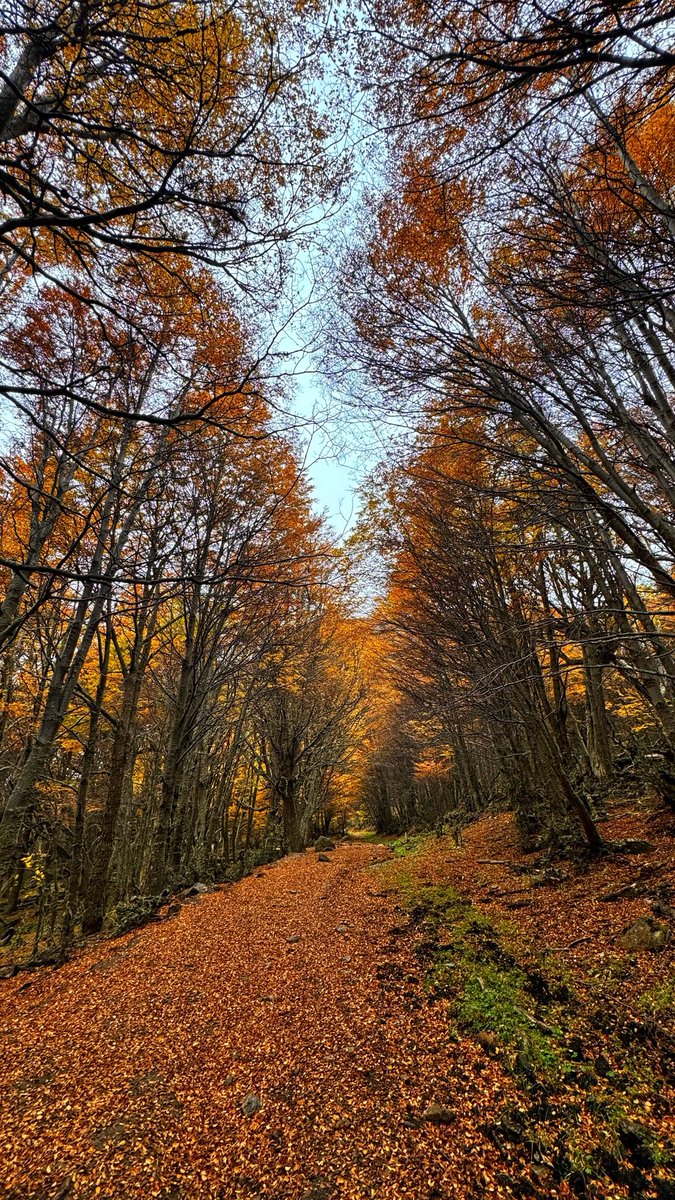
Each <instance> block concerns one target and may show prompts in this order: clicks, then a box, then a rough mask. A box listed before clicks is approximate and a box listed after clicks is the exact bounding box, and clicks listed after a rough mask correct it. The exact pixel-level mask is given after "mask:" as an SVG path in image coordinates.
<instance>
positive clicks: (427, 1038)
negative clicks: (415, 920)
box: [0, 844, 510, 1200]
mask: <svg viewBox="0 0 675 1200" xmlns="http://www.w3.org/2000/svg"><path fill="white" fill-rule="evenodd" d="M388 857H389V853H388V851H387V850H386V849H384V848H382V847H379V848H378V847H374V846H370V845H358V844H349V845H344V846H341V847H340V848H339V849H338V850H337V851H336V852H335V853H334V854H332V855H331V861H330V862H328V863H322V862H319V861H318V858H317V856H316V855H315V854H314V853H313V852H312V851H309V852H307V853H306V854H304V855H293V856H291V857H289V858H287V859H284V860H282V861H281V862H279V863H276V864H275V865H273V866H271V867H269V868H265V869H263V870H261V871H258V872H256V873H255V874H254V875H252V876H249V877H247V878H246V879H244V880H242V881H241V882H240V883H238V884H236V885H233V886H229V887H224V888H222V889H219V890H217V891H215V892H214V893H211V894H209V895H205V896H203V897H201V898H200V899H199V900H198V902H196V903H194V904H189V905H185V906H184V907H183V909H182V910H181V912H180V913H179V915H178V916H177V917H175V918H173V919H172V920H169V921H166V922H164V923H162V924H159V925H158V924H151V925H148V926H146V927H145V928H143V929H141V930H137V931H135V932H134V933H131V934H128V935H126V936H125V937H123V938H119V939H116V940H111V941H101V942H98V943H96V944H95V945H94V946H93V947H89V948H87V949H86V950H85V951H83V952H82V953H80V954H79V955H78V956H77V957H76V958H75V959H74V960H73V961H71V962H70V963H67V964H66V965H65V966H64V967H62V968H61V969H60V970H57V971H46V970H43V971H40V972H37V973H36V974H35V975H33V976H26V975H19V976H18V977H17V978H16V979H14V980H11V981H8V982H7V983H4V984H2V985H0V1061H2V1064H3V1066H2V1089H1V1093H0V1147H1V1152H0V1158H1V1160H2V1161H3V1164H4V1166H3V1172H2V1185H3V1187H0V1196H2V1197H3V1200H5V1198H6V1197H11V1198H12V1200H28V1198H29V1197H30V1198H31V1200H57V1198H58V1200H62V1198H65V1197H70V1196H72V1197H78V1198H79V1197H81V1198H83V1200H84V1198H86V1200H89V1198H90V1197H91V1198H92V1200H93V1198H94V1197H100V1198H101V1200H132V1198H133V1200H141V1198H142V1200H150V1197H161V1198H162V1200H202V1198H206V1197H209V1198H216V1197H217V1198H219V1200H239V1198H240V1197H241V1198H244V1197H246V1198H248V1200H250V1198H251V1197H258V1198H259V1200H300V1198H302V1200H352V1198H357V1197H358V1198H361V1197H377V1198H378V1200H380V1198H381V1200H398V1198H399V1197H401V1198H402V1197H406V1200H438V1198H441V1197H442V1198H446V1197H457V1198H459V1197H462V1198H463V1200H465V1198H467V1197H472V1196H476V1197H477V1196H504V1195H508V1194H509V1191H510V1189H509V1191H506V1192H505V1191H504V1190H503V1188H502V1187H501V1186H500V1185H499V1184H496V1183H495V1182H494V1171H495V1162H494V1157H495V1156H494V1149H493V1147H492V1146H491V1144H490V1143H489V1141H488V1140H487V1138H486V1137H485V1136H484V1135H483V1134H482V1133H480V1132H478V1130H477V1127H478V1125H479V1123H480V1114H481V1113H483V1114H484V1113H485V1111H486V1107H487V1109H488V1111H489V1110H490V1109H492V1108H494V1106H495V1105H497V1104H498V1102H499V1098H500V1097H502V1098H503V1095H504V1091H503V1087H504V1081H503V1078H502V1077H501V1073H500V1070H499V1067H498V1065H497V1064H496V1063H494V1062H492V1061H486V1060H484V1059H482V1060H481V1061H477V1060H478V1059H480V1053H479V1052H478V1051H477V1050H476V1048H475V1047H472V1044H471V1043H465V1042H463V1043H462V1044H458V1043H457V1042H456V1041H453V1040H452V1037H451V1031H450V1027H449V1023H448V1021H447V1015H446V1014H445V1006H444V1005H443V1004H436V1005H434V1006H429V1005H428V1004H427V1003H426V998H425V996H424V993H423V990H422V986H421V982H420V979H419V964H418V962H417V960H416V959H415V957H414V955H413V953H412V946H411V942H410V939H409V938H408V937H406V936H402V930H401V929H399V928H397V922H398V921H399V920H400V919H401V918H400V915H399V914H397V912H396V911H395V906H396V896H395V894H394V895H392V894H388V893H387V892H386V890H384V888H383V883H382V880H381V879H379V878H378V875H381V872H379V871H378V868H377V865H376V864H377V863H378V861H381V860H382V859H386V858H388ZM298 938H299V939H300V940H295V939H298ZM251 1096H254V1097H256V1098H258V1100H259V1101H260V1105H261V1107H260V1110H259V1111H258V1112H256V1113H255V1115H253V1116H246V1115H244V1113H243V1111H242V1103H243V1102H244V1101H245V1100H246V1098H247V1097H251ZM432 1102H439V1103H441V1104H448V1103H451V1105H452V1108H453V1110H454V1112H455V1118H454V1123H453V1124H452V1126H451V1127H446V1126H436V1125H434V1124H431V1123H429V1122H423V1123H420V1122H419V1121H418V1120H417V1118H419V1116H420V1115H421V1113H422V1112H423V1111H424V1110H425V1108H426V1107H427V1106H428V1105H429V1104H430V1103H432ZM3 1189H4V1190H3Z"/></svg>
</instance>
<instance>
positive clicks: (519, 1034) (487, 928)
mask: <svg viewBox="0 0 675 1200" xmlns="http://www.w3.org/2000/svg"><path fill="white" fill-rule="evenodd" d="M423 840H424V839H419V838H414V839H413V838H410V839H407V840H406V841H403V845H402V846H401V847H400V849H399V850H398V852H397V850H394V853H395V854H396V855H397V861H394V862H390V863H389V864H388V865H387V866H385V867H384V868H383V869H384V871H385V873H386V875H387V877H388V882H391V883H392V884H393V886H395V887H396V888H397V890H398V891H399V894H400V895H401V897H402V901H403V904H404V907H405V909H406V910H407V912H408V914H409V916H410V919H411V921H412V924H413V926H414V928H415V930H416V933H417V940H416V945H415V952H416V954H417V956H418V957H419V959H420V962H421V965H422V966H423V968H424V986H425V989H426V991H427V993H428V996H429V1000H430V1001H431V1002H433V1001H434V1000H443V1001H445V1002H447V1004H448V1017H449V1020H450V1021H451V1022H452V1024H453V1026H454V1028H455V1031H456V1033H457V1035H458V1036H466V1035H469V1036H472V1037H475V1038H476V1039H477V1040H478V1041H479V1042H480V1043H481V1044H482V1046H483V1048H484V1050H485V1052H486V1053H488V1054H493V1055H494V1056H495V1057H497V1058H498V1059H499V1061H500V1063H501V1065H502V1067H503V1068H504V1069H505V1070H506V1071H507V1072H508V1073H510V1074H511V1075H512V1076H513V1078H514V1080H515V1081H516V1083H517V1084H518V1086H519V1088H520V1089H521V1090H522V1093H523V1094H524V1097H526V1100H527V1103H526V1105H525V1109H524V1114H521V1118H522V1119H523V1120H524V1128H523V1130H522V1138H523V1140H525V1141H529V1143H530V1145H531V1146H536V1147H537V1148H538V1152H541V1155H542V1159H543V1161H545V1162H548V1163H549V1165H550V1166H551V1168H552V1170H553V1174H554V1177H555V1178H557V1179H565V1180H567V1182H568V1184H569V1186H570V1187H571V1189H572V1191H573V1192H576V1193H577V1194H579V1195H582V1196H583V1195H591V1194H592V1191H589V1188H590V1187H591V1184H592V1181H593V1179H599V1178H609V1179H610V1180H611V1181H612V1182H613V1183H615V1184H619V1185H620V1186H621V1187H622V1188H623V1189H625V1190H624V1191H623V1192H622V1193H618V1194H623V1195H628V1196H631V1197H635V1198H637V1197H643V1196H644V1197H647V1196H653V1195H655V1194H656V1195H658V1196H659V1197H660V1196H665V1195H669V1193H668V1192H667V1190H663V1189H664V1187H665V1184H666V1183H667V1180H666V1181H664V1180H663V1176H662V1175H661V1172H666V1173H667V1172H668V1171H669V1170H670V1171H672V1169H673V1167H674V1166H675V1156H673V1154H672V1151H671V1149H670V1148H669V1147H668V1146H664V1145H663V1144H660V1143H659V1141H658V1139H657V1138H656V1137H655V1136H654V1134H653V1133H652V1131H650V1129H649V1127H648V1124H646V1123H645V1122H648V1121H649V1117H650V1115H651V1114H653V1113H655V1112H656V1111H657V1110H658V1106H659V1099H658V1097H659V1091H660V1089H661V1087H662V1080H663V1078H664V1076H665V1075H667V1073H668V1043H667V1042H666V1048H665V1049H664V1044H663V1027H662V1025H660V1024H659V1019H660V1018H661V1017H662V1016H663V1014H664V1013H665V1012H666V1011H668V1008H669V1006H672V1002H673V984H672V982H664V983H663V984H661V985H659V987H657V988H654V989H653V990H652V992H650V993H645V994H644V995H643V996H642V997H639V998H637V999H636V1006H637V1009H638V1011H642V1013H643V1014H644V1017H645V1021H644V1022H642V1023H638V1024H636V1022H635V1021H631V1020H630V1019H628V1018H627V1015H626V1014H625V1013H624V1014H622V1013H621V1012H619V1011H618V1010H617V1009H616V1005H615V1004H614V1001H613V986H614V985H615V981H616V980H617V979H618V978H620V977H621V975H622V973H623V971H624V964H623V960H621V959H619V958H618V957H615V956H612V957H611V958H609V959H608V960H607V961H606V962H605V963H604V964H603V965H602V967H601V968H600V969H598V970H596V971H595V972H591V973H589V975H588V977H587V978H586V979H585V980H584V981H583V983H582V984H579V985H578V986H575V983H574V981H573V980H572V978H571V976H570V973H569V971H568V970H567V969H566V968H565V966H564V965H563V964H561V963H560V961H559V960H558V959H557V958H556V956H555V955H554V954H552V953H550V952H547V951H546V949H545V948H544V947H541V948H537V949H536V950H534V949H531V948H524V947H523V945H522V942H521V941H520V940H519V938H518V934H517V930H516V929H515V928H514V927H513V926H512V925H511V924H509V923H507V922H499V921H492V920H490V919H489V918H488V917H487V916H486V915H485V914H484V913H483V912H481V911H480V910H479V909H477V908H475V907H474V906H473V904H472V903H471V902H470V901H468V900H465V899H463V898H462V897H460V896H458V895H457V893H456V892H455V891H454V890H453V889H452V888H451V887H448V886H442V885H441V886H437V885H431V884H429V883H428V882H427V881H425V880H423V879H422V878H420V871H419V869H418V867H417V864H416V863H415V861H414V856H415V855H416V854H417V851H418V849H419V846H420V845H421V844H422V842H423ZM411 856H412V857H411ZM401 859H407V861H404V862H401V861H400V860H401ZM582 1113H586V1114H587V1116H586V1117H584V1118H583V1120H582V1117H581V1115H580V1114H582ZM636 1117H637V1118H638V1119H637V1121H636ZM493 1128H494V1130H497V1133H496V1134H495V1136H496V1137H497V1140H499V1136H500V1134H499V1130H500V1125H499V1122H498V1123H497V1124H496V1125H495V1126H494V1127H493ZM506 1128H507V1129H508V1128H511V1126H509V1124H508V1122H507V1123H506ZM512 1135H513V1131H512V1130H511V1134H510V1135H507V1140H508V1136H512ZM652 1171H656V1172H657V1176H658V1178H659V1180H660V1182H657V1183H652V1182H651V1181H650V1180H649V1178H648V1177H647V1175H646V1174H645V1172H652ZM653 1186H656V1192H654V1191H653V1190H651V1188H652V1187H653Z"/></svg>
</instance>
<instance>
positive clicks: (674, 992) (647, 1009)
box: [638, 979, 675, 1016]
mask: <svg viewBox="0 0 675 1200" xmlns="http://www.w3.org/2000/svg"><path fill="white" fill-rule="evenodd" d="M638 1006H639V1007H640V1008H641V1009H642V1011H643V1012H644V1013H646V1014H647V1015H648V1016H660V1015H661V1014H662V1013H669V1012H672V1010H673V1008H674V1007H675V979H665V980H663V982H661V983H657V984H656V985H655V987H653V988H650V989H649V990H648V991H646V992H643V993H642V995H641V996H640V997H639V998H638Z"/></svg>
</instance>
